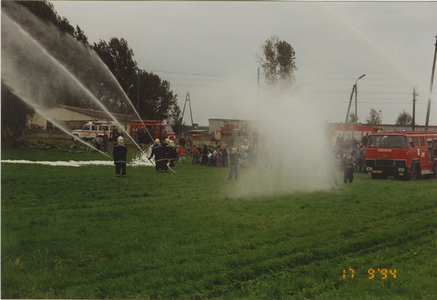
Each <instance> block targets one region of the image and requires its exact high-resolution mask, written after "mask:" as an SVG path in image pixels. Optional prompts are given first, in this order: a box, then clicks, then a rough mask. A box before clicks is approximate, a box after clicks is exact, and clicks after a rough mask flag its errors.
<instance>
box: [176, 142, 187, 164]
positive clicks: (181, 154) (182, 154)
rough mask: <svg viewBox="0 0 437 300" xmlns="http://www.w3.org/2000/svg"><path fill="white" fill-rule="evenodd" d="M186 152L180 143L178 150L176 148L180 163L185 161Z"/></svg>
mask: <svg viewBox="0 0 437 300" xmlns="http://www.w3.org/2000/svg"><path fill="white" fill-rule="evenodd" d="M187 153H188V151H187V149H185V147H182V145H180V146H179V150H178V155H179V163H180V164H184V163H185V154H187Z"/></svg>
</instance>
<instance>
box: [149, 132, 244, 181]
mask: <svg viewBox="0 0 437 300" xmlns="http://www.w3.org/2000/svg"><path fill="white" fill-rule="evenodd" d="M249 152H250V149H249V145H248V142H247V140H244V141H243V142H242V144H241V146H236V147H234V148H232V149H228V147H227V146H226V145H223V144H222V142H221V141H220V135H214V136H213V138H212V139H211V142H210V143H209V145H208V144H203V146H201V144H197V145H195V144H194V141H193V139H192V138H191V137H187V138H185V137H184V135H182V136H181V138H180V139H179V140H178V145H176V144H175V142H174V141H171V140H169V139H164V140H161V139H156V140H155V142H154V144H153V147H152V151H151V154H150V155H149V156H148V159H149V160H150V159H152V158H154V159H155V171H156V172H157V173H166V172H168V171H169V167H170V168H172V167H174V166H175V165H174V162H175V161H179V164H184V163H186V161H187V160H186V156H187V155H188V156H190V157H191V164H193V165H199V166H205V167H214V168H226V167H230V168H231V171H232V175H235V179H238V168H247V167H248V164H249V163H248V157H249V154H248V153H249ZM233 154H234V155H233ZM231 177H233V176H231Z"/></svg>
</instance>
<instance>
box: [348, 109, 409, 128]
mask: <svg viewBox="0 0 437 300" xmlns="http://www.w3.org/2000/svg"><path fill="white" fill-rule="evenodd" d="M348 123H351V124H354V123H358V117H357V116H356V115H355V113H350V114H349V118H348ZM366 123H367V124H373V125H379V124H382V112H381V111H377V110H376V109H374V108H371V109H370V112H369V115H368V116H367V117H366ZM396 125H401V126H411V125H413V117H412V116H411V114H410V113H408V112H406V111H405V110H402V112H400V113H399V114H398V117H397V118H396Z"/></svg>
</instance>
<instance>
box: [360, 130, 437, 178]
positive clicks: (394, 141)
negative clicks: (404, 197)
mask: <svg viewBox="0 0 437 300" xmlns="http://www.w3.org/2000/svg"><path fill="white" fill-rule="evenodd" d="M367 146H368V147H367V150H366V161H365V164H366V170H367V172H370V173H371V174H372V178H374V179H378V178H379V179H385V178H387V176H394V177H395V178H398V179H405V180H417V179H419V178H420V177H421V176H429V177H437V132H424V131H416V132H404V131H394V132H382V133H373V134H371V135H370V136H369V140H368V144H367Z"/></svg>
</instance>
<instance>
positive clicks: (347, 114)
mask: <svg viewBox="0 0 437 300" xmlns="http://www.w3.org/2000/svg"><path fill="white" fill-rule="evenodd" d="M354 92H355V84H354V85H353V87H352V93H351V98H350V99H349V106H348V108H347V113H346V119H345V120H344V123H345V124H346V123H347V119H348V118H349V111H350V109H351V103H352V97H353V96H354Z"/></svg>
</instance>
